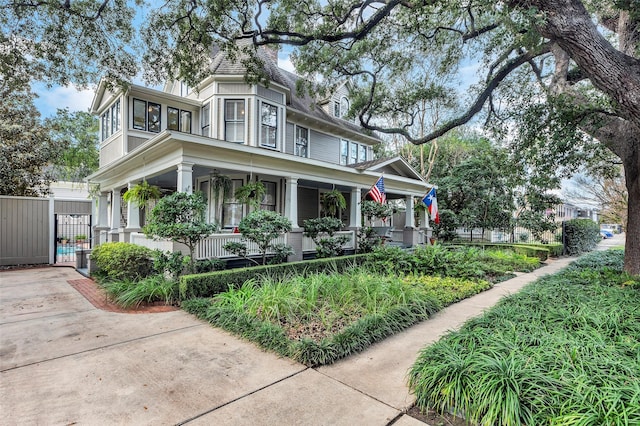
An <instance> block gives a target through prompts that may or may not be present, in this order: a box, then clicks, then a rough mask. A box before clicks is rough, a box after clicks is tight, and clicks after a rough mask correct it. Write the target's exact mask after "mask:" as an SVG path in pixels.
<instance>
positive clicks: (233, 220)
mask: <svg viewBox="0 0 640 426" xmlns="http://www.w3.org/2000/svg"><path fill="white" fill-rule="evenodd" d="M242 183H243V182H242V179H233V180H232V181H231V184H232V190H231V193H232V194H235V193H236V191H237V190H238V188H240V187H241V186H242ZM242 208H243V205H242V203H240V202H239V201H238V200H236V199H235V197H230V198H228V199H226V200H225V201H224V204H223V205H222V224H223V227H225V228H233V227H235V226H238V225H239V224H240V221H241V220H242Z"/></svg>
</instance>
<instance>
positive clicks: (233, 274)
mask: <svg viewBox="0 0 640 426" xmlns="http://www.w3.org/2000/svg"><path fill="white" fill-rule="evenodd" d="M366 256H367V255H352V256H342V257H336V258H332V259H315V260H307V261H303V262H290V263H283V264H280V265H264V266H255V267H250V268H238V269H229V270H224V271H217V272H211V273H207V274H197V275H183V276H182V277H180V295H181V298H182V299H183V300H184V299H191V298H198V297H213V296H215V295H216V294H218V293H222V292H223V291H227V290H228V289H229V288H234V287H239V286H241V285H242V284H243V283H244V282H245V281H248V280H251V279H255V278H257V277H259V276H261V275H267V276H270V277H274V278H275V277H282V276H292V275H309V274H315V273H319V272H326V271H328V270H329V271H335V272H337V273H340V272H342V271H345V270H348V269H349V268H352V267H354V266H357V265H360V264H361V263H363V262H364V261H365V259H366Z"/></svg>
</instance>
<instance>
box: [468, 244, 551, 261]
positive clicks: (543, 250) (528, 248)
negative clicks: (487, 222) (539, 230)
mask: <svg viewBox="0 0 640 426" xmlns="http://www.w3.org/2000/svg"><path fill="white" fill-rule="evenodd" d="M456 245H463V246H474V247H481V248H483V249H501V250H506V251H509V250H513V251H514V252H516V253H519V254H523V255H525V256H529V257H537V258H538V259H540V261H541V262H544V261H545V260H547V258H548V257H549V254H550V252H551V250H552V249H551V247H553V250H554V253H557V252H558V251H559V252H560V254H562V244H560V248H558V245H557V244H535V243H532V244H520V243H518V244H505V243H482V242H459V243H456Z"/></svg>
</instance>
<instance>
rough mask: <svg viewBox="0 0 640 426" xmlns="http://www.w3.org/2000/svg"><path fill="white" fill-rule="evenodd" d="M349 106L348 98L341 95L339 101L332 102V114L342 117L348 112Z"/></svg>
mask: <svg viewBox="0 0 640 426" xmlns="http://www.w3.org/2000/svg"><path fill="white" fill-rule="evenodd" d="M350 107H351V106H350V104H349V99H347V97H346V96H343V97H341V98H340V100H339V101H334V102H333V115H334V116H336V117H338V118H343V117H344V116H345V115H347V113H348V112H349V108H350Z"/></svg>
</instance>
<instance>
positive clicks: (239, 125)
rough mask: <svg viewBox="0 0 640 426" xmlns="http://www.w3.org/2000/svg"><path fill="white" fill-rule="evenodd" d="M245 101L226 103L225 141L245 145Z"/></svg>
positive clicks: (229, 101) (227, 101)
mask: <svg viewBox="0 0 640 426" xmlns="http://www.w3.org/2000/svg"><path fill="white" fill-rule="evenodd" d="M244 117H245V109H244V100H242V99H226V100H225V101H224V139H225V140H226V141H229V142H241V143H244Z"/></svg>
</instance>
